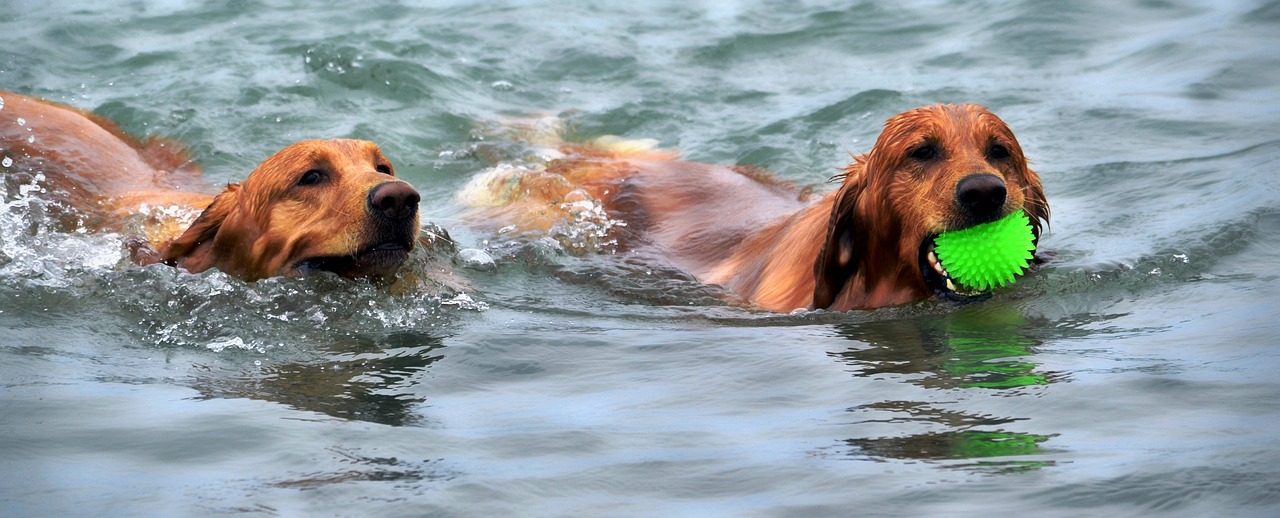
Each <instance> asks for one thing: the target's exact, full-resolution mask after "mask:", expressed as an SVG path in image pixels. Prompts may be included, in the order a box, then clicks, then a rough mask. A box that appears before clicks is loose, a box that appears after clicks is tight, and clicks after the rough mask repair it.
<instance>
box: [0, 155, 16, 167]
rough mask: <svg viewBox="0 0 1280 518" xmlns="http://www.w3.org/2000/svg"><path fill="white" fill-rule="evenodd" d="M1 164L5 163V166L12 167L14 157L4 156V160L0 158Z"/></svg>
mask: <svg viewBox="0 0 1280 518" xmlns="http://www.w3.org/2000/svg"><path fill="white" fill-rule="evenodd" d="M0 165H3V166H5V167H10V166H12V165H13V159H12V158H9V157H4V160H0Z"/></svg>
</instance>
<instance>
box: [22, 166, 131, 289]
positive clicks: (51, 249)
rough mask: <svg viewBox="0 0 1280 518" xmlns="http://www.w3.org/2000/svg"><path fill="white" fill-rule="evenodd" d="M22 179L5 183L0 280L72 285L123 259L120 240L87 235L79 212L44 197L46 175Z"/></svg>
mask: <svg viewBox="0 0 1280 518" xmlns="http://www.w3.org/2000/svg"><path fill="white" fill-rule="evenodd" d="M6 158H8V157H6ZM6 167H7V166H6ZM22 178H23V177H22V176H20V175H10V176H6V178H5V181H4V182H3V183H0V199H3V200H4V202H3V204H2V205H0V278H13V279H21V280H22V281H23V282H25V283H31V284H35V285H42V286H67V285H69V284H72V283H74V279H75V277H76V276H77V275H79V274H82V273H87V272H96V271H102V270H105V269H109V268H112V267H114V266H115V265H117V264H118V263H119V262H120V261H121V260H122V259H123V257H124V255H123V250H124V246H123V241H122V240H121V238H120V236H118V235H115V234H90V233H88V231H87V230H86V229H85V227H84V225H83V223H82V221H81V219H80V217H79V216H78V215H77V214H76V213H75V211H73V210H71V209H69V208H67V207H65V206H63V205H61V204H59V203H57V202H56V201H52V200H49V199H46V198H44V197H43V196H42V195H44V194H47V193H48V192H49V191H48V189H47V188H46V187H45V186H44V182H45V177H44V175H43V174H40V173H37V174H34V175H30V176H29V177H26V178H27V181H25V182H24V181H22Z"/></svg>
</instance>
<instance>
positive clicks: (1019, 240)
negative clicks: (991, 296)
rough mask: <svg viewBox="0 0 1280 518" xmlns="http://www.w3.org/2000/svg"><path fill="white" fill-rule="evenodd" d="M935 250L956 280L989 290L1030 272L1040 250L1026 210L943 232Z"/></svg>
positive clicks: (961, 283)
mask: <svg viewBox="0 0 1280 518" xmlns="http://www.w3.org/2000/svg"><path fill="white" fill-rule="evenodd" d="M934 243H935V245H936V247H935V249H934V252H935V253H936V254H937V255H938V262H940V263H942V266H943V268H945V269H946V271H947V274H948V275H950V277H951V280H952V281H954V282H955V283H957V284H959V285H961V286H964V287H966V288H969V289H975V290H988V289H991V288H998V287H1001V286H1004V285H1005V284H1009V283H1010V282H1013V279H1014V277H1016V276H1018V275H1022V273H1023V272H1025V271H1026V269H1027V267H1028V265H1029V264H1030V261H1031V259H1032V257H1033V255H1032V252H1033V251H1034V250H1035V249H1036V245H1035V234H1034V233H1033V232H1032V230H1031V220H1030V218H1028V217H1027V214H1026V213H1025V212H1023V211H1017V212H1013V213H1011V214H1009V215H1008V216H1005V217H1004V218H1002V219H999V220H996V221H992V222H990V223H983V224H981V225H975V226H972V227H969V228H966V229H961V230H953V231H949V232H943V233H941V234H939V235H938V237H937V239H936V240H934Z"/></svg>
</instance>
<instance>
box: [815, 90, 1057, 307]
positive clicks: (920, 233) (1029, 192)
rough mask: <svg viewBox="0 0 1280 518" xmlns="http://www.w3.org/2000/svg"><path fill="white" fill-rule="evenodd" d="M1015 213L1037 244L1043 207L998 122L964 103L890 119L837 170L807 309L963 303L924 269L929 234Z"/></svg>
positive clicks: (1034, 179)
mask: <svg viewBox="0 0 1280 518" xmlns="http://www.w3.org/2000/svg"><path fill="white" fill-rule="evenodd" d="M1018 210H1024V211H1026V213H1027V215H1028V216H1030V219H1031V222H1032V227H1033V232H1034V234H1035V236H1036V238H1037V240H1038V239H1039V236H1040V229H1041V225H1042V224H1044V223H1047V222H1048V220H1049V204H1048V202H1047V201H1046V199H1045V195H1044V190H1043V188H1042V187H1041V185H1040V178H1039V176H1038V175H1037V174H1036V173H1035V171H1032V170H1031V169H1030V168H1029V167H1028V166H1027V159H1026V157H1025V156H1024V155H1023V153H1022V147H1021V146H1020V145H1019V144H1018V141H1017V139H1016V138H1014V135H1013V132H1012V131H1011V130H1010V129H1009V127H1008V126H1007V125H1006V124H1005V123H1004V121H1002V120H1000V118H999V117H996V116H995V115H994V114H992V113H991V112H990V111H987V109H986V108H983V107H981V106H977V105H972V104H964V105H958V106H955V105H936V106H928V107H923V108H917V109H914V110H911V111H908V112H905V113H901V114H899V115H897V116H894V117H893V118H891V119H889V120H888V121H886V122H885V129H884V131H883V132H882V133H881V134H880V137H879V138H878V139H877V140H876V143H875V146H874V147H872V149H871V152H870V153H867V154H866V155H862V156H857V157H854V161H853V163H852V164H850V165H849V167H848V168H847V169H846V171H845V174H844V178H843V183H842V185H841V187H840V190H839V191H838V192H837V194H836V198H835V202H834V204H833V206H832V211H831V217H830V221H829V223H828V226H827V234H826V240H825V243H824V244H823V247H822V251H821V252H820V253H819V256H818V260H817V262H816V264H815V265H814V278H815V281H816V284H815V288H814V301H813V303H814V307H815V308H831V309H833V310H847V309H855V308H868V307H879V306H884V305H889V304H898V303H903V302H909V301H912V300H920V299H924V298H928V297H929V296H931V295H936V296H939V297H941V298H946V299H963V298H964V297H965V296H964V295H962V294H959V293H956V292H955V291H954V290H953V289H951V288H950V287H948V286H947V282H946V281H947V279H945V278H943V277H942V276H941V275H940V274H938V273H937V272H936V271H935V270H934V269H933V268H932V267H931V266H930V264H929V263H928V260H927V256H928V253H929V251H930V250H931V248H932V246H933V240H934V238H935V237H937V235H938V234H940V233H942V232H945V231H949V230H959V229H963V228H967V227H971V226H973V225H978V224H981V223H986V222H989V221H995V220H998V219H1000V218H1002V217H1004V216H1006V215H1008V214H1009V213H1011V212H1014V211H1018Z"/></svg>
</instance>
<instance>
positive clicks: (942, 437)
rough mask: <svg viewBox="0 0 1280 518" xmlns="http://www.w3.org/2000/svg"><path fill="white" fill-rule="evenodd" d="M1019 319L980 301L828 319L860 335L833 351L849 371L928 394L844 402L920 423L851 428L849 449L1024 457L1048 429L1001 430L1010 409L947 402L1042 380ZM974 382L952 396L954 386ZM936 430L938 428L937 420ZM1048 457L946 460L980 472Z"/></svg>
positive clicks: (928, 456) (885, 417) (884, 418)
mask: <svg viewBox="0 0 1280 518" xmlns="http://www.w3.org/2000/svg"><path fill="white" fill-rule="evenodd" d="M1029 327H1030V326H1029V322H1028V321H1027V319H1026V318H1025V317H1023V316H1022V314H1021V313H1019V312H1018V311H1016V309H1015V308H1012V307H1008V306H1001V305H999V304H995V303H991V304H983V305H974V306H968V307H964V308H960V309H958V310H956V311H953V312H951V313H949V314H946V315H941V316H930V317H920V318H911V319H895V320H885V321H872V322H865V323H858V324H845V325H838V326H837V328H836V330H837V332H838V333H839V334H840V335H842V336H844V337H846V338H849V339H851V340H855V341H857V342H860V344H859V345H858V346H856V347H853V348H850V349H849V350H847V351H843V352H839V353H833V354H832V356H834V357H835V358H837V359H838V360H839V361H841V362H844V363H846V364H848V365H850V366H852V367H854V372H855V373H857V375H859V376H865V377H870V378H875V379H891V380H895V381H902V382H905V383H909V384H912V385H917V386H919V387H922V388H925V389H928V392H927V393H926V396H927V397H928V398H929V401H879V402H874V403H870V404H866V405H860V406H857V407H854V408H851V409H849V412H851V413H853V414H855V415H857V416H858V417H859V422H860V423H867V424H870V423H894V424H908V425H915V426H905V427H904V426H899V427H896V428H894V429H895V430H902V429H908V430H910V429H914V428H919V427H923V428H925V429H926V430H927V431H922V432H921V433H916V434H911V435H905V436H888V437H867V438H851V439H848V440H846V441H845V444H846V445H848V446H851V447H853V450H852V451H851V452H850V454H851V455H855V456H869V457H872V458H898V459H920V460H935V461H940V460H966V459H967V460H973V459H995V458H1004V457H1024V456H1028V455H1036V454H1041V453H1044V450H1043V448H1042V446H1041V445H1042V443H1045V442H1046V441H1048V440H1049V439H1050V438H1051V437H1052V436H1051V435H1043V434H1031V433H1022V432H1017V431H1011V430H1009V429H1008V426H1009V425H1011V424H1013V423H1016V422H1018V421H1022V420H1024V418H1019V417H1009V416H990V415H980V414H976V413H973V412H972V411H959V410H951V409H949V408H948V407H949V406H951V405H953V404H954V401H951V400H954V399H966V398H982V397H988V396H996V397H1006V396H1016V395H1019V394H1020V393H1022V392H1023V391H1024V390H1026V388H1028V387H1037V386H1043V385H1048V384H1050V383H1052V382H1054V381H1056V380H1057V379H1059V376H1057V375H1056V374H1055V373H1052V372H1043V371H1041V370H1039V369H1038V365H1037V364H1036V363H1035V362H1034V361H1033V360H1034V356H1035V348H1036V347H1037V346H1039V345H1040V342H1039V341H1038V340H1036V339H1034V338H1032V337H1031V336H1029ZM973 390H978V391H980V392H979V393H977V394H967V393H966V395H965V396H963V397H959V396H957V395H956V394H955V391H973ZM939 428H941V429H942V430H941V431H939V430H938V429H939ZM1051 464H1053V463H1052V461H1038V460H1036V461H1028V460H1025V459H1016V460H1013V459H1010V460H1000V461H990V460H984V461H981V462H976V463H963V464H958V465H955V466H954V467H958V468H962V469H967V470H975V471H987V472H1017V471H1025V470H1029V469H1037V468H1040V467H1044V466H1048V465H1051Z"/></svg>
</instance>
